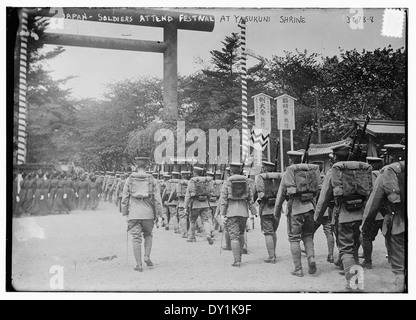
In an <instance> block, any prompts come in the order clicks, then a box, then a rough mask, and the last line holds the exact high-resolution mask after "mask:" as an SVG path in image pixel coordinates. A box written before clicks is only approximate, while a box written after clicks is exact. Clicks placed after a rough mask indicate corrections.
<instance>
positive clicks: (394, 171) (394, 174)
mask: <svg viewBox="0 0 416 320" xmlns="http://www.w3.org/2000/svg"><path fill="white" fill-rule="evenodd" d="M383 187H384V192H385V193H386V194H387V199H388V201H389V203H390V205H391V208H392V211H393V212H395V211H396V212H397V211H398V210H399V211H401V212H404V211H403V210H404V203H405V200H404V199H405V197H406V195H405V167H404V162H403V161H401V162H397V163H393V164H391V165H389V166H387V167H386V168H385V170H384V172H383Z"/></svg>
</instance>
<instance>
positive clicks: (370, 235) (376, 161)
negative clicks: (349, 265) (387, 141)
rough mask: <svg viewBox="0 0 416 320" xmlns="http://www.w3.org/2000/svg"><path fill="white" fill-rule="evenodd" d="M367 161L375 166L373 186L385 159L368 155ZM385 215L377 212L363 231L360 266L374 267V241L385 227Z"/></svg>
mask: <svg viewBox="0 0 416 320" xmlns="http://www.w3.org/2000/svg"><path fill="white" fill-rule="evenodd" d="M366 160H367V163H368V164H369V165H371V167H372V168H373V172H372V178H373V186H374V185H375V182H376V179H377V177H378V176H379V175H380V169H381V168H382V166H383V159H381V158H378V157H367V158H366ZM385 210H386V208H382V209H381V211H382V212H384V213H385ZM383 221H384V216H383V215H382V214H381V212H378V213H377V216H376V217H375V219H374V222H373V223H371V224H369V225H368V228H367V230H366V232H362V242H361V246H362V247H363V256H364V261H363V262H362V263H360V266H362V267H363V268H366V269H372V268H373V261H372V253H373V241H374V240H375V239H376V237H377V234H378V231H379V230H381V229H382V227H383Z"/></svg>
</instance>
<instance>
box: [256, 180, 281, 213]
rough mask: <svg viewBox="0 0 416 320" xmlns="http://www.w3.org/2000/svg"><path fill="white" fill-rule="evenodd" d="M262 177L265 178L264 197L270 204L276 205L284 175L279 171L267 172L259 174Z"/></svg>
mask: <svg viewBox="0 0 416 320" xmlns="http://www.w3.org/2000/svg"><path fill="white" fill-rule="evenodd" d="M260 177H261V179H263V184H264V191H263V192H264V199H265V200H266V201H267V204H268V205H269V206H271V205H274V204H275V202H276V196H277V192H278V191H279V186H280V183H281V181H282V175H281V174H280V173H278V172H267V173H261V174H259V178H260Z"/></svg>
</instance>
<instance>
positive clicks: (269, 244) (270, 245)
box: [264, 235, 276, 264]
mask: <svg viewBox="0 0 416 320" xmlns="http://www.w3.org/2000/svg"><path fill="white" fill-rule="evenodd" d="M264 238H265V239H266V249H267V253H268V254H269V257H268V258H266V259H264V262H266V263H273V264H275V263H276V253H275V251H274V248H275V247H274V240H273V236H272V235H266V236H265V237H264Z"/></svg>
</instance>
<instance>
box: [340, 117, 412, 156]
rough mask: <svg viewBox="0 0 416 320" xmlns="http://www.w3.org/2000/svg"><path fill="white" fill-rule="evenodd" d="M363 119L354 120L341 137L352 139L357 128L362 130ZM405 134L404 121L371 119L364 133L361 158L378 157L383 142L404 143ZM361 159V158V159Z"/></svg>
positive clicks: (380, 153)
mask: <svg viewBox="0 0 416 320" xmlns="http://www.w3.org/2000/svg"><path fill="white" fill-rule="evenodd" d="M364 122H365V121H364V120H357V119H356V120H354V124H353V127H352V128H351V130H349V131H348V132H347V133H346V134H345V135H344V136H343V137H342V138H343V139H346V138H347V137H350V138H351V139H353V137H354V135H355V133H356V131H357V130H360V131H361V130H362V129H363V127H364ZM405 136H406V125H405V122H404V121H393V120H371V121H370V122H369V123H368V125H367V128H366V134H365V137H364V139H363V141H362V152H363V159H364V160H365V157H366V156H368V157H379V156H381V155H382V151H381V149H382V148H383V146H384V145H385V144H390V143H402V144H405V143H404V139H405ZM363 159H361V160H363Z"/></svg>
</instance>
